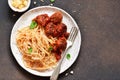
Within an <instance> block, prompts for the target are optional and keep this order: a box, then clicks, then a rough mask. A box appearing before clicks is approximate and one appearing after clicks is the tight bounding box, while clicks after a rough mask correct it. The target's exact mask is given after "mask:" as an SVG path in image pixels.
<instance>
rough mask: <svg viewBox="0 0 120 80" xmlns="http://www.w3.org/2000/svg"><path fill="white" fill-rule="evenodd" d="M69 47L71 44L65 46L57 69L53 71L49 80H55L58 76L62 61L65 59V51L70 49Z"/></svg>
mask: <svg viewBox="0 0 120 80" xmlns="http://www.w3.org/2000/svg"><path fill="white" fill-rule="evenodd" d="M71 45H72V44H68V45H67V48H66V49H65V51H64V52H63V53H62V54H63V56H62V58H61V59H60V61H59V63H58V65H57V67H56V68H55V70H54V71H53V73H52V76H51V77H50V80H57V78H58V75H59V73H60V69H61V64H62V61H63V59H64V57H65V55H66V52H67V50H68V49H69V48H70V47H71Z"/></svg>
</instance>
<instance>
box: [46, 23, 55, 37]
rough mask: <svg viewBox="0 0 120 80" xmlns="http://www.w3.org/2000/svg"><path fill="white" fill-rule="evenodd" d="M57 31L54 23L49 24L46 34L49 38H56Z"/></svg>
mask: <svg viewBox="0 0 120 80" xmlns="http://www.w3.org/2000/svg"><path fill="white" fill-rule="evenodd" d="M55 30H56V29H55V24H53V23H52V22H50V23H48V24H47V26H45V33H46V35H47V36H54V32H55Z"/></svg>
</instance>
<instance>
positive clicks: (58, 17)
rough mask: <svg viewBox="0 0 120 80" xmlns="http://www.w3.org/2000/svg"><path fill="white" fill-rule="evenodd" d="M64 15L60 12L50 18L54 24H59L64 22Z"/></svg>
mask: <svg viewBox="0 0 120 80" xmlns="http://www.w3.org/2000/svg"><path fill="white" fill-rule="evenodd" d="M62 18H63V16H62V13H61V12H60V11H58V12H55V13H54V14H53V15H52V16H51V17H50V21H51V22H53V23H54V24H58V23H61V21H62Z"/></svg>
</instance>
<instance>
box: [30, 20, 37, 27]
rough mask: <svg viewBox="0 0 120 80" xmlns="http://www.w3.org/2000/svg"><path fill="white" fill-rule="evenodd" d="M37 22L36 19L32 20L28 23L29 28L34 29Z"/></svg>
mask: <svg viewBox="0 0 120 80" xmlns="http://www.w3.org/2000/svg"><path fill="white" fill-rule="evenodd" d="M37 25H38V24H37V22H36V21H32V22H31V24H30V29H34V28H35V27H36V26H37Z"/></svg>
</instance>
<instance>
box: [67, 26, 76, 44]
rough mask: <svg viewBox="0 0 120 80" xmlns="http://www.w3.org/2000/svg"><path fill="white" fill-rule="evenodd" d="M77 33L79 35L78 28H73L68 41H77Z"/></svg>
mask: <svg viewBox="0 0 120 80" xmlns="http://www.w3.org/2000/svg"><path fill="white" fill-rule="evenodd" d="M77 33H78V30H77V27H72V28H71V31H70V35H69V38H68V40H70V41H72V42H73V41H74V40H75V37H76V36H77Z"/></svg>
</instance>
